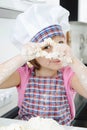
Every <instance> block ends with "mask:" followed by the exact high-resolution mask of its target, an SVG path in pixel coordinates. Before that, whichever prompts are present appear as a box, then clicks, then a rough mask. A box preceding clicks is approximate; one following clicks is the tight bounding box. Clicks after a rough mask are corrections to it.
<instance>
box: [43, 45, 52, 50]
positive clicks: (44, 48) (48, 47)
mask: <svg viewBox="0 0 87 130" xmlns="http://www.w3.org/2000/svg"><path fill="white" fill-rule="evenodd" d="M50 48H51V46H50V45H48V46H45V47H43V50H46V49H50Z"/></svg>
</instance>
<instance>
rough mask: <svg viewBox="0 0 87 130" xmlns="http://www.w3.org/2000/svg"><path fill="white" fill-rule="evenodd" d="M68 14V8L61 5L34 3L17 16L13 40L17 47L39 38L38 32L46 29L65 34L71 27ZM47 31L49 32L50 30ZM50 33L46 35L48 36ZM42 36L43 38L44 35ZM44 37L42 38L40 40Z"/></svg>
mask: <svg viewBox="0 0 87 130" xmlns="http://www.w3.org/2000/svg"><path fill="white" fill-rule="evenodd" d="M68 16H69V12H68V10H66V9H65V8H63V7H62V6H60V5H51V4H34V5H32V6H31V7H29V9H28V10H26V11H25V12H24V13H21V14H19V15H18V16H17V18H16V26H15V27H14V30H13V34H12V42H13V43H15V45H17V47H20V46H21V45H22V44H25V43H27V42H29V41H35V40H34V39H37V38H38V37H36V36H38V34H41V33H44V32H45V33H46V31H44V30H46V29H47V30H51V32H52V31H53V33H54V32H55V33H54V34H55V35H63V33H64V34H65V33H66V32H67V31H68V30H69V27H70V26H69V22H68ZM62 31H63V32H62ZM40 32H41V33H40ZM47 32H48V34H49V32H50V31H47ZM53 33H52V35H51V36H53ZM48 34H47V36H46V37H48ZM40 36H41V37H42V38H43V35H40ZM40 36H39V37H40ZM46 37H45V38H46ZM49 37H50V35H49ZM43 39H44V38H43ZM43 39H40V42H41V41H42V40H43Z"/></svg>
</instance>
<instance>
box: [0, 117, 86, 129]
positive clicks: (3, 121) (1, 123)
mask: <svg viewBox="0 0 87 130" xmlns="http://www.w3.org/2000/svg"><path fill="white" fill-rule="evenodd" d="M24 122H26V121H19V120H15V119H7V118H0V126H6V125H10V124H12V123H17V124H18V123H19V124H20V123H24ZM64 130H87V128H82V127H73V126H64Z"/></svg>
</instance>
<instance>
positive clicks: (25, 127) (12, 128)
mask: <svg viewBox="0 0 87 130" xmlns="http://www.w3.org/2000/svg"><path fill="white" fill-rule="evenodd" d="M0 130H64V128H63V126H61V125H59V124H58V123H57V122H56V121H55V120H53V119H49V118H40V117H32V118H31V119H30V120H29V121H25V123H20V124H11V125H9V126H5V127H0Z"/></svg>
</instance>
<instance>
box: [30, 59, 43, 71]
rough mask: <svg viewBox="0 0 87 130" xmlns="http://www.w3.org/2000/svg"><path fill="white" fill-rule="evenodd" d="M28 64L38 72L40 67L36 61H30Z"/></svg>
mask: <svg viewBox="0 0 87 130" xmlns="http://www.w3.org/2000/svg"><path fill="white" fill-rule="evenodd" d="M30 63H31V64H32V65H33V66H34V68H35V69H37V70H40V68H41V66H40V64H39V63H38V62H37V61H36V59H34V60H31V61H30Z"/></svg>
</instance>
